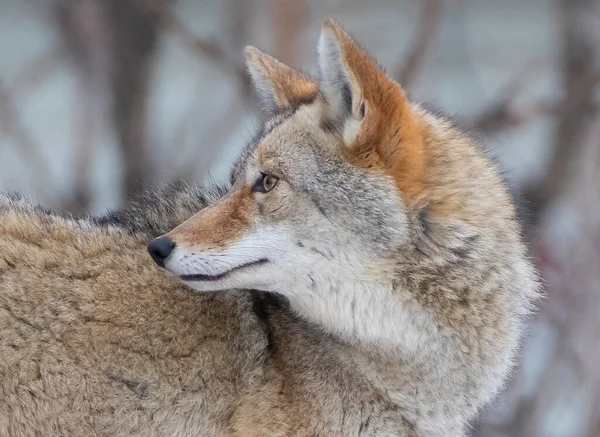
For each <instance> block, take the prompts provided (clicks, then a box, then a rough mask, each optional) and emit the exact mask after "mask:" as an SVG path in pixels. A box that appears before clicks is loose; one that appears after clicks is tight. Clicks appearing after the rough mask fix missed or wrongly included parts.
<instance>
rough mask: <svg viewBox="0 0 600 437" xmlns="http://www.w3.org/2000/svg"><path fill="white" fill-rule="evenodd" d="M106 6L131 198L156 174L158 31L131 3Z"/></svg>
mask: <svg viewBox="0 0 600 437" xmlns="http://www.w3.org/2000/svg"><path fill="white" fill-rule="evenodd" d="M158 1H159V2H160V3H162V2H163V1H164V0H158ZM103 3H104V5H105V6H106V10H107V17H108V20H109V23H110V26H111V28H112V35H113V41H112V42H113V44H112V49H113V56H114V67H113V68H114V72H113V75H112V76H111V79H112V83H111V88H112V99H113V108H112V109H113V122H114V123H115V126H116V130H117V135H118V138H119V145H120V150H121V154H122V157H123V166H124V177H125V180H124V195H125V198H130V197H133V196H134V195H135V194H137V193H138V192H139V191H140V190H142V189H143V187H144V184H146V183H148V182H151V180H152V179H151V177H152V175H153V174H154V168H153V162H152V160H151V159H150V155H149V150H148V148H149V144H148V95H149V89H148V85H149V81H150V67H151V63H152V59H153V55H154V52H155V49H156V44H157V41H158V29H157V27H156V25H155V23H154V21H153V20H152V19H151V17H150V16H149V15H148V14H147V13H146V12H145V11H144V10H143V9H141V8H139V7H138V6H137V4H136V3H135V2H133V1H131V0H104V2H103Z"/></svg>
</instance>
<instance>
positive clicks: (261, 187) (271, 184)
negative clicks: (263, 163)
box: [252, 173, 279, 193]
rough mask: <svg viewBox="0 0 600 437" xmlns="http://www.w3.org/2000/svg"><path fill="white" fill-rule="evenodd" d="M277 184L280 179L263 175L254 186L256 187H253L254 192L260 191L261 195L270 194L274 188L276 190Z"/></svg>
mask: <svg viewBox="0 0 600 437" xmlns="http://www.w3.org/2000/svg"><path fill="white" fill-rule="evenodd" d="M277 182H279V179H277V178H276V177H275V176H271V175H270V174H264V173H262V174H261V176H260V178H259V179H258V180H257V181H256V183H255V184H254V187H252V191H258V192H259V193H268V192H269V191H271V190H272V189H273V188H275V185H277Z"/></svg>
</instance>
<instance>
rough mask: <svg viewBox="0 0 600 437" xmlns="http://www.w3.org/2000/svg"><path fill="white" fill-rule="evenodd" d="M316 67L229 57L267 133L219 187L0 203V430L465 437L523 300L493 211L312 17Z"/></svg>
mask: <svg viewBox="0 0 600 437" xmlns="http://www.w3.org/2000/svg"><path fill="white" fill-rule="evenodd" d="M318 54H319V66H320V78H319V80H314V79H312V78H310V77H308V76H305V75H303V74H301V73H299V72H297V71H295V70H293V69H292V68H290V67H287V66H285V65H283V64H281V63H280V62H278V61H277V60H275V59H273V58H272V57H270V56H268V55H266V54H264V53H262V52H260V51H259V50H257V49H255V48H252V47H250V48H247V49H246V57H247V61H248V68H249V71H250V74H251V76H252V79H253V82H254V85H255V87H256V89H257V91H258V93H259V95H260V97H261V99H262V104H263V106H264V107H265V108H266V111H267V121H266V122H265V124H264V126H263V128H262V130H261V132H260V133H259V135H258V136H257V137H256V138H255V139H254V140H253V141H252V142H251V143H250V145H249V146H248V147H247V148H246V150H245V151H244V152H243V154H242V156H241V157H240V159H239V161H238V163H237V165H236V166H235V168H234V171H233V173H232V184H231V187H230V188H229V190H227V191H226V192H218V193H215V194H214V195H213V194H211V195H209V194H206V193H203V192H202V191H198V190H194V189H189V188H186V187H183V186H181V185H176V186H170V187H165V188H162V189H161V190H159V191H154V192H150V193H149V194H148V195H146V196H145V197H144V198H142V199H141V200H140V201H138V203H136V204H134V205H133V206H131V207H130V208H129V209H127V210H125V211H121V212H115V213H111V214H109V215H107V216H105V217H100V218H93V219H87V220H76V219H70V218H64V217H60V216H57V215H53V214H52V213H49V212H47V211H44V210H42V209H40V208H38V207H34V206H31V205H29V204H27V203H26V202H24V201H22V200H19V199H17V198H15V197H8V196H5V197H1V196H0V435H2V436H5V435H6V436H34V435H63V436H92V435H94V436H132V435H135V436H181V437H183V436H256V437H258V436H282V437H283V436H306V437H310V436H327V437H329V436H362V437H366V436H404V437H408V436H423V437H425V436H427V437H437V436H440V437H441V436H444V437H459V436H463V435H464V432H465V428H466V426H467V425H468V423H469V420H470V419H472V418H473V417H474V415H475V414H476V413H477V411H478V410H479V409H480V408H481V407H482V406H483V405H484V404H485V403H486V402H488V401H489V400H490V399H491V398H492V397H493V396H494V395H495V394H496V393H497V392H498V390H499V389H500V388H501V386H502V384H503V383H504V381H505V378H506V376H507V374H508V372H509V371H510V369H511V366H512V362H513V358H514V356H515V351H516V348H517V346H518V343H519V339H520V335H521V332H522V329H523V326H524V319H525V317H526V316H527V315H528V314H529V313H530V311H531V309H532V304H531V303H532V301H533V300H534V299H535V298H536V296H537V294H538V283H537V277H536V274H535V271H534V269H533V268H532V265H531V263H530V261H529V260H528V258H527V255H526V249H525V246H524V244H523V243H522V241H521V237H520V228H519V225H518V223H517V221H516V219H515V208H514V206H513V204H512V202H511V200H510V198H509V196H508V194H507V190H506V187H505V186H504V184H503V181H502V179H501V177H500V176H499V174H498V171H497V170H496V169H495V167H494V166H493V165H492V163H491V162H490V161H489V160H488V159H487V158H486V157H485V156H484V155H483V154H482V152H481V151H480V150H479V148H478V146H477V145H476V144H475V143H474V142H473V140H472V139H470V138H469V137H468V136H467V135H465V134H464V133H463V132H461V131H460V130H459V129H457V128H456V127H455V126H454V125H453V124H452V122H451V121H449V120H448V119H446V118H444V117H441V116H439V115H436V114H433V113H431V112H430V111H428V110H427V109H426V108H425V107H423V106H422V105H419V104H415V103H411V102H409V101H408V100H407V97H406V95H405V93H404V91H403V90H402V88H401V87H400V85H398V84H397V83H396V82H394V81H393V80H391V79H390V78H388V77H387V76H386V75H385V73H383V72H382V71H381V70H380V69H379V68H378V67H377V65H376V63H375V62H374V61H373V60H372V59H371V58H370V57H369V56H368V55H366V54H365V52H363V51H362V50H361V49H360V48H359V47H358V46H357V45H356V44H355V43H354V42H353V40H352V39H351V38H350V37H349V36H348V35H347V34H346V33H345V32H344V31H343V30H342V29H341V28H340V26H339V25H337V24H336V23H335V22H333V21H331V20H329V21H327V22H326V23H325V24H324V26H323V29H322V32H321V36H320V39H319V45H318ZM155 237H158V238H155ZM149 238H154V239H153V240H151V241H150V243H149V244H148V251H149V252H150V255H151V256H152V258H153V259H154V260H155V261H156V263H157V264H158V265H159V266H160V267H164V269H166V270H167V271H168V272H169V273H170V274H169V275H167V274H166V273H165V271H164V270H163V269H162V268H159V267H157V266H156V265H154V264H153V263H152V262H151V261H150V259H149V257H148V255H147V253H146V252H145V250H144V246H145V244H146V242H147V241H148V239H149ZM191 289H195V290H197V291H200V292H201V293H194V292H192V290H191ZM207 292H211V293H207Z"/></svg>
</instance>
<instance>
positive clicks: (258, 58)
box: [245, 46, 319, 115]
mask: <svg viewBox="0 0 600 437" xmlns="http://www.w3.org/2000/svg"><path fill="white" fill-rule="evenodd" d="M245 54H246V65H247V67H248V71H249V72H250V76H251V77H252V82H253V84H254V87H255V88H256V91H257V92H258V95H259V97H260V99H261V102H262V104H263V106H264V109H265V111H266V112H267V115H273V114H274V113H276V112H277V111H280V110H282V109H289V108H294V107H296V106H298V105H300V104H302V103H309V102H312V101H313V100H314V98H315V97H316V95H317V93H318V90H319V87H318V85H317V83H316V82H314V81H313V80H312V79H310V78H309V77H307V76H305V75H304V74H302V73H300V72H298V71H296V70H294V69H293V68H290V67H288V66H287V65H285V64H283V63H281V62H279V61H278V60H277V59H275V58H273V57H272V56H269V55H267V54H265V53H263V52H261V51H260V50H258V49H257V48H256V47H251V46H249V47H246V50H245Z"/></svg>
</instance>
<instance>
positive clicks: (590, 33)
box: [528, 0, 600, 220]
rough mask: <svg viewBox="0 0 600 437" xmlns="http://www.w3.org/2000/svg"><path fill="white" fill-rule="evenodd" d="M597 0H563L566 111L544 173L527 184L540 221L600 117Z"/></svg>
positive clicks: (559, 123) (599, 52)
mask: <svg viewBox="0 0 600 437" xmlns="http://www.w3.org/2000/svg"><path fill="white" fill-rule="evenodd" d="M598 3H599V2H598V1H597V0H593V1H591V0H561V2H560V6H561V17H562V20H563V22H562V23H561V24H562V32H563V39H562V41H563V46H562V57H563V59H564V64H563V71H562V78H563V79H562V80H563V86H564V90H565V97H564V112H563V113H562V114H561V115H562V117H561V119H560V120H559V122H558V126H557V129H556V133H555V137H554V138H555V142H554V146H553V148H554V152H553V154H552V159H551V161H550V166H549V168H548V171H547V172H546V174H545V177H544V178H543V179H542V180H540V181H538V182H537V183H536V184H535V186H532V187H529V188H528V194H529V196H530V200H531V202H532V205H533V215H534V219H537V220H539V219H540V218H541V216H542V214H543V213H544V212H545V210H546V209H547V207H548V206H549V205H550V204H551V202H552V201H553V200H554V199H556V198H559V197H560V196H561V194H562V193H563V190H564V187H565V185H566V181H567V180H568V179H569V178H570V177H571V176H572V175H573V173H572V172H573V171H574V169H573V162H575V159H577V158H578V157H579V156H580V155H581V153H582V151H583V149H584V147H585V145H586V141H589V139H588V138H589V135H590V131H591V129H592V128H593V126H594V124H595V121H596V119H597V118H598V110H597V105H596V103H595V100H596V99H595V93H594V89H595V87H596V85H597V84H598V83H599V82H600V74H599V70H600V49H599V47H598V41H599V40H600V31H599V30H598V26H597V24H598V22H597V21H595V19H598V18H600V14H599V12H598V8H599V7H600V5H599V4H598Z"/></svg>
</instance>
